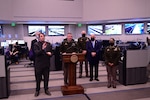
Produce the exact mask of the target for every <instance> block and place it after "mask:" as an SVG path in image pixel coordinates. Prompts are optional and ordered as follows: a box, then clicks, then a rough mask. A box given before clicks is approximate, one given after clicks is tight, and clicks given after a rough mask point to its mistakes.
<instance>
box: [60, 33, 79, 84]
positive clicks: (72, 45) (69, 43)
mask: <svg viewBox="0 0 150 100" xmlns="http://www.w3.org/2000/svg"><path fill="white" fill-rule="evenodd" d="M60 52H61V53H62V54H66V53H77V52H78V47H77V43H76V42H75V41H74V39H73V38H72V33H67V38H65V39H64V40H63V42H62V44H61V46H60ZM63 69H64V84H65V85H67V84H68V70H67V69H68V65H67V63H64V64H63Z"/></svg>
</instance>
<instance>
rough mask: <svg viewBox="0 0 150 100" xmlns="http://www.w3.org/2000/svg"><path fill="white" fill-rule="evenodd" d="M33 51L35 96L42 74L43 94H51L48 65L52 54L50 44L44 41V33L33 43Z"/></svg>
mask: <svg viewBox="0 0 150 100" xmlns="http://www.w3.org/2000/svg"><path fill="white" fill-rule="evenodd" d="M34 52H35V56H36V57H35V78H36V92H35V97H37V96H38V95H39V91H40V83H41V79H42V75H43V78H44V89H45V94H47V95H51V93H50V92H49V91H48V81H49V67H50V57H51V56H52V45H51V44H50V43H49V42H46V41H45V35H44V34H42V33H40V34H39V41H38V42H36V43H35V44H34Z"/></svg>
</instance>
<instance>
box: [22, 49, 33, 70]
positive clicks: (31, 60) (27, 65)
mask: <svg viewBox="0 0 150 100" xmlns="http://www.w3.org/2000/svg"><path fill="white" fill-rule="evenodd" d="M28 57H29V60H30V63H28V64H25V65H24V66H25V67H34V54H33V51H32V50H30V51H29V53H28Z"/></svg>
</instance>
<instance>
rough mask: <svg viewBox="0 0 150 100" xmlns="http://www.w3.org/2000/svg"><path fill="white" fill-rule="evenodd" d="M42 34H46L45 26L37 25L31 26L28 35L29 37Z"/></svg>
mask: <svg viewBox="0 0 150 100" xmlns="http://www.w3.org/2000/svg"><path fill="white" fill-rule="evenodd" d="M37 31H38V32H42V33H44V34H45V33H46V29H45V26H39V25H38V26H35V25H31V26H28V35H29V36H35V32H37Z"/></svg>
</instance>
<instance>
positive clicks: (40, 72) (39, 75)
mask: <svg viewBox="0 0 150 100" xmlns="http://www.w3.org/2000/svg"><path fill="white" fill-rule="evenodd" d="M42 75H43V78H44V89H45V90H47V89H48V81H49V67H45V68H35V79H36V91H39V90H40V83H41V80H42Z"/></svg>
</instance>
